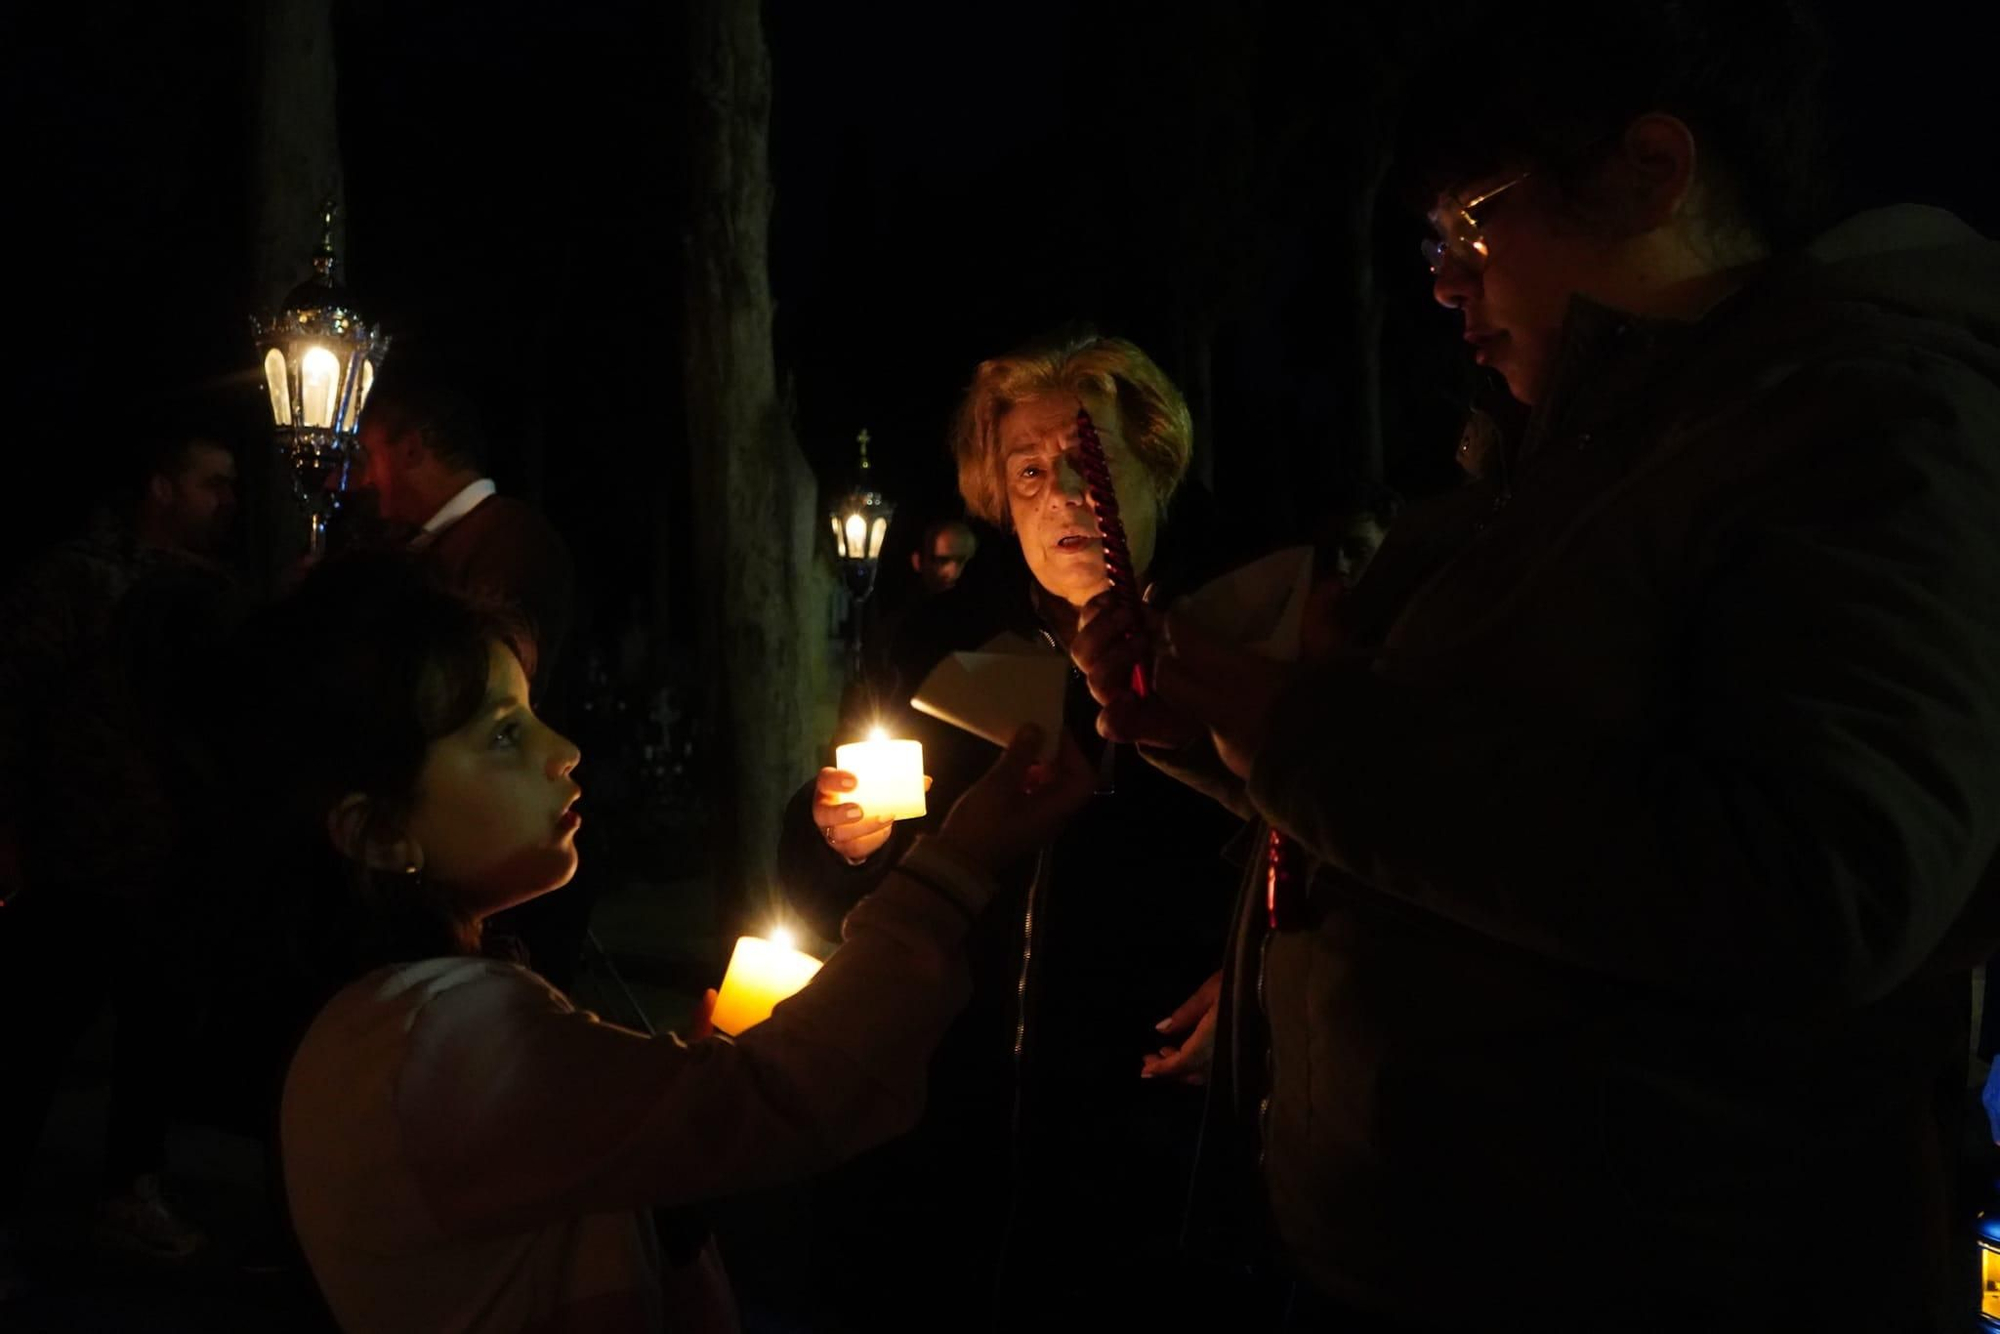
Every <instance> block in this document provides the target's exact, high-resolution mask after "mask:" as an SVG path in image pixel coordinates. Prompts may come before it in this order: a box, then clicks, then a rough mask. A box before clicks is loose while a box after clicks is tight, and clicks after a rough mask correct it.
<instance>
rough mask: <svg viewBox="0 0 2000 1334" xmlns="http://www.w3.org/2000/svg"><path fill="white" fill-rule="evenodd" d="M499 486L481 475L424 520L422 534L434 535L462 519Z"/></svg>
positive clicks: (426, 535) (428, 536)
mask: <svg viewBox="0 0 2000 1334" xmlns="http://www.w3.org/2000/svg"><path fill="white" fill-rule="evenodd" d="M498 489H499V488H497V487H495V486H494V485H493V479H492V478H491V477H482V478H480V479H479V480H478V481H476V482H474V483H472V485H470V486H468V487H466V488H465V490H463V491H461V492H459V493H458V494H457V495H455V496H453V497H452V498H451V499H450V500H447V501H445V502H444V504H443V506H441V507H440V508H439V510H438V512H437V513H436V514H433V515H431V517H430V518H428V519H426V520H424V536H425V537H427V538H430V537H436V536H437V535H438V534H439V533H441V532H443V531H444V530H445V529H447V528H449V527H451V526H452V525H453V524H455V523H457V522H458V521H459V520H460V519H463V518H464V517H465V516H466V515H468V514H470V513H472V511H473V510H474V509H475V508H477V507H478V505H479V502H481V501H482V500H485V499H486V498H487V497H488V496H490V495H492V494H493V493H494V492H495V491H496V490H498Z"/></svg>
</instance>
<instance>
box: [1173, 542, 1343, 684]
mask: <svg viewBox="0 0 2000 1334" xmlns="http://www.w3.org/2000/svg"><path fill="white" fill-rule="evenodd" d="M1312 566H1313V553H1312V548H1311V547H1286V548H1284V549H1283V550H1280V551H1274V552H1272V553H1271V554H1270V555H1268V556H1265V557H1263V558H1262V559H1260V560H1254V561H1252V562H1250V563H1249V564H1248V565H1244V566H1239V567H1238V568H1236V569H1234V570H1231V571H1230V572H1229V573H1228V574H1225V575H1223V576H1222V577H1221V578H1219V579H1213V580H1210V581H1209V582H1208V583H1206V584H1203V585H1202V586H1201V587H1200V588H1198V589H1196V590H1195V591H1194V592H1192V593H1189V594H1188V595H1187V596H1186V597H1183V598H1180V599H1178V600H1176V601H1175V602H1174V603H1173V605H1172V608H1171V610H1172V611H1173V613H1174V614H1175V615H1180V616H1186V617H1187V618H1188V619H1189V620H1191V621H1193V622H1194V623H1195V624H1196V625H1197V626H1199V627H1200V628H1202V629H1203V630H1206V631H1208V633H1210V634H1211V635H1214V636H1215V637H1216V638H1217V639H1220V640H1222V641H1223V642H1224V643H1229V644H1235V645H1237V646H1238V647H1241V648H1245V649H1248V650H1249V651H1250V652H1252V653H1255V654H1258V655H1259V656H1261V657H1266V658H1272V659H1275V660H1276V661H1278V662H1297V661H1298V657H1299V627H1300V626H1301V625H1302V624H1303V622H1304V620H1305V610H1306V598H1307V596H1308V595H1309V594H1310V593H1311V592H1312Z"/></svg>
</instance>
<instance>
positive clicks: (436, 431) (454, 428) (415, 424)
mask: <svg viewBox="0 0 2000 1334" xmlns="http://www.w3.org/2000/svg"><path fill="white" fill-rule="evenodd" d="M363 416H364V417H365V419H366V420H367V421H368V422H369V423H371V424H375V425H379V426H380V427H382V429H383V430H384V431H386V432H387V434H388V435H389V436H390V437H391V438H400V437H402V436H405V435H409V434H415V435H416V436H417V437H418V438H419V439H420V440H421V441H422V442H423V446H424V448H425V449H427V450H429V451H430V453H431V455H432V457H434V458H436V459H437V460H438V462H440V463H444V464H450V465H455V466H458V467H462V468H471V469H473V470H474V471H484V469H485V468H486V466H487V459H488V456H489V451H488V448H487V442H486V428H485V426H484V424H483V423H482V422H481V421H480V418H479V409H478V406H477V405H476V404H475V403H474V402H473V401H472V397H471V396H470V395H469V394H466V393H463V392H461V391H460V390H457V389H454V388H452V387H451V386H449V385H446V384H442V383H440V382H438V381H436V380H432V379H429V378H425V377H421V376H417V375H411V376H409V377H405V378H396V377H395V375H394V370H393V367H392V368H391V369H390V370H389V371H385V372H384V373H383V377H382V383H381V384H379V385H377V386H376V388H375V390H374V392H373V393H371V394H370V395H369V396H368V405H367V407H366V408H365V409H363Z"/></svg>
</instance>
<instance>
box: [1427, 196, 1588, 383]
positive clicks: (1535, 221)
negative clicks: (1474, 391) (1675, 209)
mask: <svg viewBox="0 0 2000 1334" xmlns="http://www.w3.org/2000/svg"><path fill="white" fill-rule="evenodd" d="M1516 175H1519V173H1518V172H1510V173H1503V174H1502V175H1500V176H1497V177H1496V178H1495V179H1494V180H1493V181H1485V182H1479V183H1476V184H1475V185H1474V186H1473V187H1472V188H1470V189H1467V190H1465V191H1463V192H1461V193H1462V194H1464V195H1466V196H1468V197H1476V196H1477V195H1478V194H1480V193H1482V192H1483V191H1485V190H1489V189H1492V188H1493V186H1494V185H1496V184H1498V183H1500V182H1501V181H1503V180H1505V179H1507V178H1508V177H1510V176H1516ZM1552 193H1553V187H1551V185H1550V184H1549V181H1548V179H1547V178H1546V177H1545V176H1539V175H1537V176H1530V177H1527V178H1526V179H1523V180H1522V181H1521V182H1520V183H1519V184H1518V185H1515V186H1514V187H1513V188H1511V189H1508V190H1505V191H1503V192H1501V193H1499V194H1497V195H1495V196H1494V197H1493V198H1491V199H1489V200H1488V201H1487V202H1486V203H1484V204H1482V205H1480V206H1478V207H1477V208H1476V209H1475V210H1473V216H1474V218H1475V219H1476V220H1477V223H1478V230H1479V232H1480V235H1481V239H1482V240H1483V241H1484V244H1485V253H1484V259H1483V267H1480V268H1479V269H1478V270H1477V271H1475V270H1474V267H1473V266H1472V265H1470V264H1466V263H1463V262H1461V261H1459V260H1457V259H1453V258H1449V257H1447V258H1445V259H1444V260H1443V261H1442V262H1441V263H1440V265H1439V267H1438V270H1437V273H1436V276H1435V279H1434V281H1433V283H1432V286H1431V290H1432V294H1433V295H1434V296H1435V297H1436V298H1437V300H1438V302H1439V304H1441V305H1445V306H1450V307H1452V308H1453V309H1456V310H1457V311H1458V312H1459V313H1460V314H1462V315H1463V316H1464V317H1465V341H1466V342H1467V343H1469V344H1471V345H1472V348H1473V360H1475V361H1477V362H1478V363H1479V364H1480V365H1482V366H1490V367H1492V368H1493V369H1494V370H1496V371H1498V372H1499V373H1500V375H1501V377H1502V378H1503V379H1505V380H1506V382H1507V391H1508V392H1509V393H1511V394H1512V395H1513V396H1514V397H1515V398H1517V399H1519V400H1520V401H1521V402H1523V403H1530V404H1532V403H1535V402H1538V401H1539V400H1540V398H1541V396H1542V392H1543V389H1544V388H1545V387H1546V383H1547V380H1548V373H1549V367H1550V365H1551V363H1552V362H1553V361H1554V360H1555V354H1556V348H1557V346H1558V342H1559V338H1560V335H1561V333H1562V326H1563V320H1564V318H1565V317H1566V316H1567V315H1568V312H1569V303H1570V298H1571V297H1572V296H1574V295H1576V294H1577V293H1578V292H1588V291H1590V290H1591V288H1592V286H1593V285H1594V277H1595V275H1597V274H1599V273H1600V272H1601V271H1602V270H1603V269H1604V267H1605V265H1606V262H1607V259H1608V257H1609V256H1608V253H1607V252H1608V247H1607V246H1606V244H1605V243H1604V242H1602V241H1600V240H1598V239H1595V238H1593V237H1591V236H1589V235H1588V234H1586V232H1585V231H1584V230H1583V229H1582V228H1580V227H1579V226H1578V225H1577V224H1576V222H1575V221H1574V220H1573V219H1572V218H1569V217H1567V216H1565V214H1564V212H1563V210H1562V209H1561V208H1560V206H1559V201H1557V200H1555V199H1553V198H1552V197H1551V196H1552Z"/></svg>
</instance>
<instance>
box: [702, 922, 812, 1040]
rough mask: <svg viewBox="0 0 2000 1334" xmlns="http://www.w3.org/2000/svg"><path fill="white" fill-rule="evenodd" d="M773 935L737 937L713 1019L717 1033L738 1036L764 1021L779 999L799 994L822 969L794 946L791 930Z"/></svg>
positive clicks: (723, 976) (809, 956)
mask: <svg viewBox="0 0 2000 1334" xmlns="http://www.w3.org/2000/svg"><path fill="white" fill-rule="evenodd" d="M771 935H772V937H773V938H772V939H770V940H765V939H763V938H762V937H760V936H738V937H737V938H736V951H735V953H733V954H731V955H730V956H729V971H728V972H726V973H724V974H723V975H722V989H721V990H720V991H719V992H718V993H717V994H716V997H715V1014H714V1016H713V1017H712V1018H711V1020H710V1022H711V1023H713V1024H714V1025H715V1028H716V1031H717V1032H721V1033H727V1034H728V1035H729V1036H731V1037H737V1036H739V1035H741V1034H742V1032H743V1031H744V1030H745V1029H748V1028H754V1027H756V1026H757V1025H758V1024H761V1023H763V1022H764V1021H765V1020H766V1019H769V1018H770V1017H771V1010H772V1008H773V1007H774V1006H776V1005H777V1003H778V1002H779V1001H781V1000H783V999H785V997H787V996H790V995H794V994H796V993H797V992H798V991H799V989H800V988H802V987H804V986H805V984H806V983H808V982H810V981H812V979H813V974H814V973H817V972H818V971H819V960H818V959H815V958H813V957H812V955H810V954H801V953H799V952H798V951H797V950H795V949H793V948H792V940H791V935H790V933H789V932H786V931H783V930H779V931H773V932H772V933H771Z"/></svg>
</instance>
